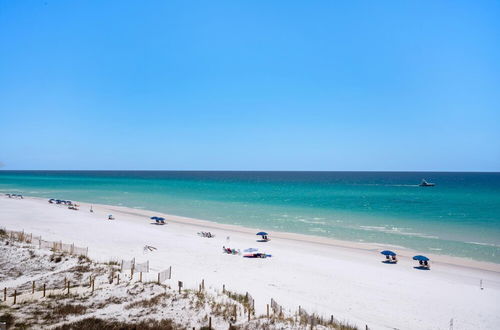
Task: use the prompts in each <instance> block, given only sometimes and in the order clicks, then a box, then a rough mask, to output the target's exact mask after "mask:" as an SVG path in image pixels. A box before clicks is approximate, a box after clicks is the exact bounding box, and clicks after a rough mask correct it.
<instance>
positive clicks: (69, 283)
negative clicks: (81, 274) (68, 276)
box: [68, 281, 71, 294]
mask: <svg viewBox="0 0 500 330" xmlns="http://www.w3.org/2000/svg"><path fill="white" fill-rule="evenodd" d="M70 285H71V282H70V281H68V294H69V287H70Z"/></svg>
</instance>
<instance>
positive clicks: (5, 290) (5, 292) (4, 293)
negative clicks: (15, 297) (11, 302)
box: [3, 288, 7, 301]
mask: <svg viewBox="0 0 500 330" xmlns="http://www.w3.org/2000/svg"><path fill="white" fill-rule="evenodd" d="M3 301H7V288H3Z"/></svg>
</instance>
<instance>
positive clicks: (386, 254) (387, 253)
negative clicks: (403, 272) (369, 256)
mask: <svg viewBox="0 0 500 330" xmlns="http://www.w3.org/2000/svg"><path fill="white" fill-rule="evenodd" d="M380 253H381V254H383V255H384V256H395V255H396V253H394V252H392V251H391V250H384V251H382V252H380Z"/></svg>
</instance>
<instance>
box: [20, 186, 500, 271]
mask: <svg viewBox="0 0 500 330" xmlns="http://www.w3.org/2000/svg"><path fill="white" fill-rule="evenodd" d="M23 197H24V198H25V199H28V200H35V201H41V202H47V201H48V200H47V199H46V198H42V197H35V196H29V195H26V196H25V195H23ZM74 202H75V203H77V204H78V205H80V207H82V206H85V207H87V208H89V209H90V206H92V207H93V208H98V209H102V210H109V211H115V212H119V213H121V214H128V215H132V216H137V217H145V218H147V219H149V218H150V216H152V215H153V214H154V215H161V216H162V217H164V218H165V219H166V221H170V222H174V223H177V224H189V225H192V226H198V227H203V228H210V229H219V230H225V231H230V232H237V233H241V234H251V235H255V232H256V231H258V229H257V228H252V227H245V226H241V225H233V224H224V223H219V222H215V221H212V220H204V219H197V218H191V217H185V216H179V215H174V214H169V213H164V212H159V211H152V210H147V209H138V208H134V207H128V206H120V205H108V204H99V203H89V202H80V201H74ZM55 206H57V205H55ZM79 211H83V210H79ZM261 229H265V228H261ZM266 230H267V229H266ZM268 231H269V230H268ZM270 234H271V236H272V237H273V238H279V239H283V240H290V241H297V242H304V243H309V244H316V245H324V246H327V247H333V248H343V249H352V250H357V251H360V252H361V251H362V252H365V253H369V252H372V253H373V254H378V253H379V252H380V251H381V250H384V249H387V248H392V249H397V251H396V252H397V254H398V258H406V259H411V258H412V257H413V256H414V255H417V254H421V252H419V251H417V250H413V249H409V248H406V247H403V246H398V245H391V244H385V243H377V242H357V241H349V240H341V239H335V238H329V237H325V236H315V235H310V234H299V233H293V232H284V231H270ZM425 255H426V256H428V257H429V259H430V260H431V262H432V263H433V264H435V263H439V264H448V265H452V266H460V267H468V268H471V269H481V270H485V271H491V272H497V273H500V263H494V262H488V261H482V260H475V259H470V258H465V257H456V256H451V255H447V254H436V253H428V252H425Z"/></svg>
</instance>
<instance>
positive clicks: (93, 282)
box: [92, 279, 95, 293]
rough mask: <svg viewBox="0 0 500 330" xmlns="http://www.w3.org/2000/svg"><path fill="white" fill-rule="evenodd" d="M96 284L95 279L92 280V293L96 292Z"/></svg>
mask: <svg viewBox="0 0 500 330" xmlns="http://www.w3.org/2000/svg"><path fill="white" fill-rule="evenodd" d="M94 284H95V279H94V280H92V293H94Z"/></svg>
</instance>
